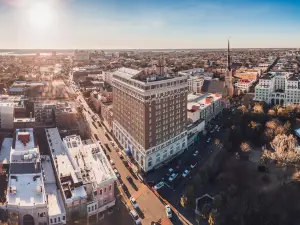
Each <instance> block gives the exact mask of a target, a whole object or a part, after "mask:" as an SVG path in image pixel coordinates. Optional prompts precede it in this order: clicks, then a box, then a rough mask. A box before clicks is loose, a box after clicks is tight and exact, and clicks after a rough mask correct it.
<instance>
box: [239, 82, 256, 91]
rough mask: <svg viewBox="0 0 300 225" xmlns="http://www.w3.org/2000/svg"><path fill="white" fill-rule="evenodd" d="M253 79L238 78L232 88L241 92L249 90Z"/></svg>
mask: <svg viewBox="0 0 300 225" xmlns="http://www.w3.org/2000/svg"><path fill="white" fill-rule="evenodd" d="M254 82H255V80H247V79H240V80H238V81H237V82H236V83H235V84H234V88H235V89H237V90H240V91H243V92H249V90H250V88H251V86H252V85H253V83H254Z"/></svg>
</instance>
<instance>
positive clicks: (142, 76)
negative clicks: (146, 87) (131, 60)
mask: <svg viewBox="0 0 300 225" xmlns="http://www.w3.org/2000/svg"><path fill="white" fill-rule="evenodd" d="M113 76H114V77H116V76H118V77H121V78H124V79H127V80H134V81H137V82H141V83H148V82H158V81H162V80H168V79H173V78H174V79H175V78H177V79H178V78H180V77H182V76H181V75H178V76H176V77H175V76H173V75H172V74H165V75H159V74H157V73H156V72H155V71H154V70H151V71H150V70H149V71H147V70H135V69H131V68H125V67H122V68H120V69H118V70H116V71H114V72H113Z"/></svg>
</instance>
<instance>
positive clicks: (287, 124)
mask: <svg viewBox="0 0 300 225" xmlns="http://www.w3.org/2000/svg"><path fill="white" fill-rule="evenodd" d="M291 127H292V125H291V122H290V121H286V122H285V124H284V125H283V128H284V133H285V134H290V133H291V130H292V128H291Z"/></svg>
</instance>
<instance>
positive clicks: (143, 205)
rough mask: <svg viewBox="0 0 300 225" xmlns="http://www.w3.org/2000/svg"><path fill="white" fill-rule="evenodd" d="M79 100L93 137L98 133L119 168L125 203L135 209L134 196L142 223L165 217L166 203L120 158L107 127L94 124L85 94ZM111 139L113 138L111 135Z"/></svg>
mask: <svg viewBox="0 0 300 225" xmlns="http://www.w3.org/2000/svg"><path fill="white" fill-rule="evenodd" d="M77 100H78V102H80V103H81V104H82V105H83V108H85V109H86V110H83V113H84V114H85V117H86V119H87V122H88V123H89V124H90V129H91V136H92V138H93V139H95V138H94V137H95V134H96V135H97V137H98V139H99V140H100V143H101V145H102V147H103V149H104V150H105V152H106V154H107V157H108V158H109V160H112V161H113V163H114V166H115V168H116V169H117V170H118V172H119V174H120V179H119V182H118V186H119V189H120V193H121V195H122V197H123V198H124V200H125V204H126V205H127V206H128V207H129V208H130V209H133V206H132V204H131V202H130V200H129V198H130V197H131V196H132V197H134V198H135V199H136V201H137V203H138V205H139V208H140V212H139V215H140V217H141V218H142V224H151V222H152V221H158V220H163V219H165V218H166V212H165V208H164V204H163V203H162V202H161V201H160V200H159V199H158V198H157V197H156V196H155V194H154V193H153V192H152V191H151V190H150V189H149V188H148V187H147V186H146V185H145V184H143V183H141V182H140V181H139V180H138V179H137V178H136V177H135V176H133V175H132V173H131V172H130V171H129V170H128V168H127V167H126V166H125V164H124V161H123V160H122V159H121V158H120V156H119V154H118V153H117V149H116V148H115V147H114V146H112V145H111V142H110V140H108V138H107V136H109V134H108V132H107V133H106V135H105V128H103V127H102V128H101V127H99V125H98V123H97V122H96V123H94V124H95V125H96V127H95V126H94V125H93V122H94V120H93V119H92V116H93V115H94V113H93V112H92V110H91V109H90V108H89V106H88V105H87V103H86V101H85V99H84V98H83V96H82V95H79V96H78V98H77ZM96 118H97V121H99V122H101V121H100V118H99V117H98V116H96ZM110 139H111V140H113V138H112V137H111V136H110ZM115 146H116V145H115ZM127 176H129V177H131V178H132V182H129V181H128V179H126V177H127ZM121 186H122V187H121ZM124 188H125V191H124ZM127 190H128V191H127ZM128 213H129V212H128Z"/></svg>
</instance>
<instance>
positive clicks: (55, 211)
mask: <svg viewBox="0 0 300 225" xmlns="http://www.w3.org/2000/svg"><path fill="white" fill-rule="evenodd" d="M42 158H43V160H42V168H43V170H44V173H45V191H46V196H47V199H48V215H49V216H56V215H60V214H65V207H64V204H63V201H62V197H61V194H60V191H59V190H58V188H57V186H56V181H55V176H54V171H53V168H52V164H51V159H50V157H49V156H42Z"/></svg>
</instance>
